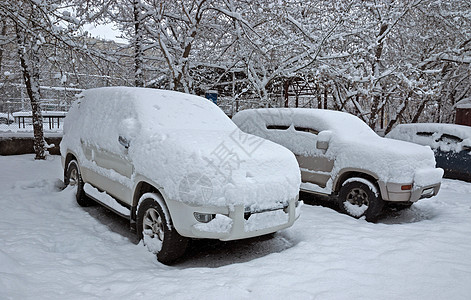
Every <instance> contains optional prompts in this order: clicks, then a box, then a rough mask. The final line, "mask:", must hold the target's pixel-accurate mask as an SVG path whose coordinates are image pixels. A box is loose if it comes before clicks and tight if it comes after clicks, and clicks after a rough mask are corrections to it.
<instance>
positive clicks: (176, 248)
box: [137, 193, 188, 264]
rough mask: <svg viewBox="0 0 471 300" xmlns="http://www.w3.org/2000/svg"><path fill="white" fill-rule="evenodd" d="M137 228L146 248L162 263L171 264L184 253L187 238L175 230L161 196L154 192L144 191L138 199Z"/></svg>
mask: <svg viewBox="0 0 471 300" xmlns="http://www.w3.org/2000/svg"><path fill="white" fill-rule="evenodd" d="M137 230H138V234H139V237H140V238H141V239H142V240H143V242H144V245H145V246H146V247H147V249H148V250H149V251H150V252H152V253H154V254H156V255H157V260H158V261H160V262H161V263H163V264H171V263H173V262H174V261H175V260H177V259H178V258H180V257H181V256H182V255H183V254H184V253H185V250H186V248H187V245H188V238H186V237H183V236H181V235H180V234H179V233H178V232H177V231H176V229H175V227H174V226H173V224H172V220H171V217H170V214H169V212H168V210H167V207H166V206H165V203H164V201H163V199H162V197H160V196H159V195H157V194H155V193H146V194H144V195H143V196H142V197H141V199H140V200H139V207H138V211H137Z"/></svg>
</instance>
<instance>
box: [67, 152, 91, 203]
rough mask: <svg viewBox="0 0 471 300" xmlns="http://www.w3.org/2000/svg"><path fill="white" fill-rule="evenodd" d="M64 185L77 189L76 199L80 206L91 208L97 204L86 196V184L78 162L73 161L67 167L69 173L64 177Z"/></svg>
mask: <svg viewBox="0 0 471 300" xmlns="http://www.w3.org/2000/svg"><path fill="white" fill-rule="evenodd" d="M64 183H65V185H66V186H67V185H70V186H72V187H76V188H77V190H76V193H75V198H76V200H77V203H78V204H79V205H80V206H91V205H94V204H95V202H93V200H91V199H90V198H88V197H87V195H85V192H84V190H83V185H84V183H83V181H82V175H81V174H80V169H79V167H78V163H77V161H76V160H71V161H70V162H69V164H68V165H67V172H66V174H65V177H64Z"/></svg>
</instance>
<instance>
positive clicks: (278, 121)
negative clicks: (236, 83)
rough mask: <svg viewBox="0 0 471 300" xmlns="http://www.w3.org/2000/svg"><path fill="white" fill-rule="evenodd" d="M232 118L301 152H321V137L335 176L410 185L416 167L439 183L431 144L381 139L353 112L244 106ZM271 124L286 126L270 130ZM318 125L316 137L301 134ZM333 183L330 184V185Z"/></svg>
mask: <svg viewBox="0 0 471 300" xmlns="http://www.w3.org/2000/svg"><path fill="white" fill-rule="evenodd" d="M233 121H234V122H235V123H236V124H238V125H239V126H240V128H241V129H242V130H244V131H246V132H250V133H253V134H256V135H258V136H261V137H264V138H270V139H271V140H273V141H275V142H277V143H279V144H282V145H284V146H285V147H287V148H288V149H290V150H291V151H293V152H294V153H295V154H297V155H303V156H316V155H319V153H320V150H319V149H316V142H317V141H320V140H321V141H325V142H328V149H327V151H326V152H325V153H322V155H325V156H327V157H329V158H331V159H332V160H335V164H334V169H333V170H332V177H333V178H335V176H336V174H338V173H340V172H341V171H342V170H345V169H348V168H355V169H361V170H365V171H366V172H367V173H374V174H376V176H377V177H378V180H381V181H384V182H396V183H407V182H412V181H413V180H414V178H415V174H416V171H418V170H421V172H420V174H423V173H424V172H425V173H428V174H429V175H430V176H429V182H427V180H424V176H420V179H421V180H420V181H421V184H425V185H426V184H429V183H430V184H434V183H437V182H440V180H441V176H442V175H443V171H442V170H441V169H436V168H435V158H434V155H433V152H432V151H431V150H430V148H428V147H424V146H419V145H415V144H411V143H406V142H401V141H395V140H390V139H385V138H382V137H379V136H378V135H377V134H376V133H375V132H374V131H373V130H372V129H371V128H370V127H368V125H366V124H365V123H364V122H363V121H361V120H360V119H359V118H357V117H356V116H353V115H351V114H348V113H344V112H339V111H331V110H321V109H306V108H294V109H293V108H270V109H257V110H245V111H241V112H239V113H237V114H236V115H235V116H234V118H233ZM269 125H277V126H280V125H281V126H285V127H287V129H285V130H271V129H267V126H269ZM306 128H309V129H314V130H315V131H317V132H318V134H317V136H315V135H313V134H312V133H308V132H302V131H301V130H304V129H306ZM329 184H331V182H330V183H329Z"/></svg>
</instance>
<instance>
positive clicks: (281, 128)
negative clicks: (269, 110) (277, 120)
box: [267, 125, 289, 130]
mask: <svg viewBox="0 0 471 300" xmlns="http://www.w3.org/2000/svg"><path fill="white" fill-rule="evenodd" d="M288 128H289V126H286V125H267V129H269V130H288Z"/></svg>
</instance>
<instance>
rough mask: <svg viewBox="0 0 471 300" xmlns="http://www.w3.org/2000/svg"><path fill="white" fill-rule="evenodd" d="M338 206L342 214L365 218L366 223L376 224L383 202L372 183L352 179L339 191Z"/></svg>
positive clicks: (360, 179)
mask: <svg viewBox="0 0 471 300" xmlns="http://www.w3.org/2000/svg"><path fill="white" fill-rule="evenodd" d="M339 206H340V210H341V211H342V212H343V213H346V214H348V215H350V216H352V217H355V218H360V217H363V216H365V219H366V221H368V222H376V221H377V220H378V218H379V216H380V215H381V212H382V211H383V207H384V201H383V199H382V198H381V195H380V194H379V192H378V190H377V189H376V187H375V185H374V184H373V183H371V182H369V181H367V180H365V179H362V178H359V179H358V180H355V179H354V178H353V179H350V180H348V182H347V183H344V185H343V186H342V188H341V189H340V193H339Z"/></svg>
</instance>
